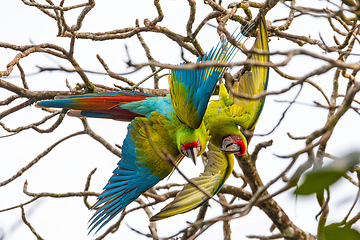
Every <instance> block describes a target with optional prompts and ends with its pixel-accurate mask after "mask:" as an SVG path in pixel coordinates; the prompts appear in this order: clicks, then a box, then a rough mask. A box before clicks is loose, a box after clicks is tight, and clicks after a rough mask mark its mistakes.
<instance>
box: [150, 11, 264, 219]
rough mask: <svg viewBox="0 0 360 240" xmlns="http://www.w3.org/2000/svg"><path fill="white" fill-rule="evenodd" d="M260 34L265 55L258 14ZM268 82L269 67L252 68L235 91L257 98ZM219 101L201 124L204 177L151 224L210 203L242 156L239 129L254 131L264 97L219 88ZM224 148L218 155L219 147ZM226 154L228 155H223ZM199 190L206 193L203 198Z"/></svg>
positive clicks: (255, 57) (256, 56) (260, 58)
mask: <svg viewBox="0 0 360 240" xmlns="http://www.w3.org/2000/svg"><path fill="white" fill-rule="evenodd" d="M259 26H260V27H259V28H260V30H259V33H258V36H257V39H256V41H255V48H256V49H257V50H262V51H264V52H268V51H269V47H268V37H267V30H266V21H265V18H264V16H263V15H262V14H261V18H260V24H259ZM251 57H252V59H253V60H255V61H259V62H269V55H260V54H253V55H252V56H251ZM268 78H269V69H268V67H261V66H252V67H251V72H247V73H245V74H244V75H243V76H242V77H241V79H240V81H239V82H237V83H235V87H234V90H235V91H236V92H238V93H247V94H249V95H256V94H258V93H261V92H263V91H266V89H267V83H268ZM219 97H220V99H219V100H217V101H212V102H211V103H210V104H209V107H208V109H207V112H206V114H205V117H204V121H205V124H206V127H207V129H208V130H209V134H210V137H211V138H210V143H209V151H208V163H207V165H206V167H205V171H204V173H202V174H201V175H200V176H199V177H196V178H193V179H191V180H192V182H193V183H195V184H196V185H197V187H195V186H194V185H193V184H191V183H187V184H186V185H185V186H184V188H183V189H182V190H181V191H180V192H179V193H178V194H177V195H176V197H175V199H174V200H173V201H172V202H170V203H169V204H168V205H166V206H165V207H164V208H163V209H162V210H161V211H160V212H159V213H157V214H156V215H154V216H153V217H152V218H151V219H150V220H152V221H156V220H161V219H164V218H168V217H171V216H174V215H176V214H180V213H185V212H188V211H190V210H192V209H194V208H196V207H199V206H201V205H202V204H203V203H205V202H206V201H208V200H209V198H210V197H209V196H214V195H215V194H217V193H218V192H219V191H220V189H221V187H222V186H223V184H224V183H225V181H226V180H227V178H228V177H229V176H230V174H231V172H232V170H233V166H234V155H233V154H232V153H236V154H238V155H243V154H244V153H245V151H246V139H245V137H244V135H243V134H242V133H241V132H240V130H239V126H241V127H243V128H245V129H248V130H253V129H254V128H255V125H256V123H257V121H258V118H259V116H260V113H261V111H262V108H263V105H264V101H265V97H264V98H261V99H259V100H247V99H240V98H237V97H235V96H232V95H230V96H229V94H228V92H227V90H226V88H225V85H224V84H221V85H220V93H219ZM224 144H225V145H226V144H228V145H229V146H227V148H226V149H225V150H224V149H223V151H220V150H219V148H220V147H221V146H222V145H224ZM226 153H228V154H226ZM198 188H200V189H202V190H203V191H206V192H207V193H208V194H204V192H203V191H200V190H199V189H198Z"/></svg>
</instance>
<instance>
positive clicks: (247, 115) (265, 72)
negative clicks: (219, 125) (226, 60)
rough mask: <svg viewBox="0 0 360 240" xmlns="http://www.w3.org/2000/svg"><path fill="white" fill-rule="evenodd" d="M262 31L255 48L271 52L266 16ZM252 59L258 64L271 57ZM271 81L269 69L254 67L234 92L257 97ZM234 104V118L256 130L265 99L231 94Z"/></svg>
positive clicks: (236, 86) (257, 56) (263, 19)
mask: <svg viewBox="0 0 360 240" xmlns="http://www.w3.org/2000/svg"><path fill="white" fill-rule="evenodd" d="M259 28H260V31H259V33H258V36H257V39H256V41H255V46H254V48H255V49H257V50H260V51H263V52H268V51H269V46H268V37H267V30H266V21H265V18H264V15H263V14H262V15H261V18H260V27H259ZM251 58H252V59H253V60H255V61H258V62H263V63H267V62H269V55H261V54H253V55H252V56H251ZM268 80H269V68H268V67H262V66H252V67H251V72H246V73H245V74H244V75H243V76H242V77H241V78H240V80H239V82H235V83H234V86H233V87H234V90H235V91H236V92H239V93H247V94H249V95H256V94H259V93H261V92H264V91H266V89H267V85H268ZM230 99H233V101H234V104H233V105H232V106H231V112H232V114H233V116H239V118H238V124H239V125H240V126H242V127H244V128H246V129H249V130H252V129H254V127H255V125H256V123H257V121H258V119H259V116H260V114H261V111H262V109H263V106H264V103H265V97H263V98H260V99H258V100H248V99H243V98H238V97H235V96H232V94H230Z"/></svg>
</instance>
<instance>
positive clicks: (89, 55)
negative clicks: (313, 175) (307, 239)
mask: <svg viewBox="0 0 360 240" xmlns="http://www.w3.org/2000/svg"><path fill="white" fill-rule="evenodd" d="M77 2H79V1H68V2H65V4H67V3H68V4H70V3H71V4H75V3H77ZM224 2H227V1H224ZM304 2H305V3H308V4H309V3H311V4H312V7H316V8H321V7H332V6H331V5H328V4H327V3H326V1H297V3H298V4H299V5H302V6H303V5H304ZM44 3H45V1H44ZM54 3H55V4H58V3H57V1H54ZM79 3H80V2H79ZM160 4H161V6H162V10H163V12H164V15H165V18H164V20H163V21H162V22H161V23H159V25H160V26H166V27H168V28H169V29H170V30H173V31H175V32H177V33H180V34H182V35H185V33H186V29H185V26H186V23H187V19H188V12H189V6H188V2H187V1H180V0H165V1H160ZM224 5H225V6H226V4H224ZM197 6H198V9H197V15H196V21H195V24H194V26H195V27H196V26H197V25H198V24H199V23H200V21H202V19H203V18H204V17H205V16H206V15H207V14H208V13H209V12H210V11H211V9H210V7H209V6H204V5H203V3H202V1H198V3H197ZM0 9H2V14H1V15H0V27H1V32H2V33H1V35H0V41H2V42H7V43H13V44H17V45H27V44H31V42H33V43H34V44H39V43H46V42H49V43H54V44H58V45H60V46H63V47H64V48H66V49H68V46H69V39H67V38H60V37H56V35H57V26H56V22H55V21H54V20H53V19H50V18H49V17H48V16H46V15H45V14H43V13H42V12H40V11H39V10H38V9H36V8H34V7H29V6H25V5H24V4H23V3H22V2H21V1H0ZM78 12H79V10H73V11H70V12H67V13H66V14H65V17H66V19H67V20H68V24H69V25H72V23H71V22H74V20H75V19H76V17H77V13H78ZM238 14H241V15H242V16H243V15H244V14H243V11H242V10H241V9H239V10H238ZM254 15H255V11H254ZM156 16H157V13H156V9H155V7H154V6H153V1H146V0H141V1H97V2H96V6H95V7H94V8H93V9H92V10H91V11H90V13H89V14H88V15H87V16H86V18H85V20H84V22H83V27H82V28H81V32H86V31H89V32H97V31H108V30H112V29H120V28H124V27H129V26H134V25H135V19H136V18H139V21H140V24H142V22H143V20H144V19H145V18H149V19H150V20H152V19H154V18H155V17H156ZM287 16H288V8H287V7H286V6H284V5H282V4H278V6H276V8H274V9H272V10H271V11H270V12H269V13H268V14H267V15H266V19H267V20H270V21H273V20H274V19H280V18H285V17H287ZM211 23H213V24H215V21H212V22H211ZM282 23H283V22H280V23H275V24H282ZM275 24H274V25H275ZM195 27H194V28H195ZM236 27H237V26H236V25H235V24H232V23H231V24H229V25H228V29H229V31H233V30H235V29H236ZM330 30H331V29H330V28H329V26H328V23H327V21H326V20H324V19H320V18H313V17H310V16H305V17H302V18H301V21H299V20H295V21H294V23H293V25H292V26H291V29H290V30H289V32H290V33H295V32H296V33H297V34H299V33H301V34H303V35H305V36H311V38H314V39H319V34H321V36H322V38H323V39H324V41H325V42H327V43H328V45H333V44H334V42H333V38H332V33H331V32H330ZM142 36H143V38H144V39H145V41H146V42H147V44H148V45H149V47H150V50H151V53H152V55H153V57H154V59H155V60H157V61H159V62H164V63H171V64H178V63H180V62H182V60H181V56H180V48H179V47H178V46H177V44H175V43H174V42H172V41H171V40H169V39H167V38H166V37H164V36H162V35H161V34H155V33H143V34H142ZM198 40H199V42H200V44H201V45H202V46H203V49H204V50H206V51H208V50H210V48H211V47H212V46H214V45H216V44H217V42H218V36H217V34H216V29H214V28H212V27H211V26H206V27H204V29H203V30H202V31H201V32H200V34H199V36H198ZM253 41H254V40H253V39H250V40H249V41H248V42H247V43H246V46H247V47H248V48H250V47H251V45H252V43H253ZM125 45H127V47H128V49H129V53H130V57H131V60H132V61H133V62H134V63H144V62H146V61H147V59H146V56H145V53H144V51H143V49H142V47H141V46H140V44H139V41H138V40H137V38H136V36H135V37H132V38H131V39H126V40H112V41H105V42H93V41H91V40H77V41H76V45H75V58H76V60H77V61H78V62H79V64H80V66H81V67H83V68H84V69H86V70H95V71H100V72H104V71H103V68H102V66H101V65H100V63H99V62H98V60H97V59H96V54H100V56H101V57H102V58H103V59H104V60H105V61H106V62H107V64H108V65H109V67H110V69H111V70H113V71H114V72H118V73H124V72H127V71H129V70H130V69H127V68H126V64H125V62H126V61H127V60H128V59H127V56H126V52H125ZM269 46H270V50H271V51H276V50H281V51H285V50H288V49H294V48H298V46H296V45H295V44H291V43H288V41H284V40H282V39H277V38H271V42H270V44H269ZM306 48H307V49H309V50H312V51H316V52H317V53H321V51H319V49H318V48H317V47H312V46H306ZM356 48H357V52H359V44H358V43H357V44H356ZM16 54H17V52H14V51H11V50H4V49H0V69H1V70H5V68H6V65H7V64H8V63H9V62H10V61H11V60H12V59H13V58H14V56H15V55H16ZM185 56H186V57H187V59H188V60H192V61H195V60H196V58H195V57H194V56H192V55H191V54H188V53H186V55H185ZM328 56H332V57H333V58H336V57H337V55H336V54H335V53H333V54H328ZM351 58H352V59H353V61H352V62H356V61H358V57H350V59H351ZM282 59H283V58H282V57H277V56H274V57H272V58H271V60H272V61H273V62H275V63H277V62H280V61H281V60H282ZM242 60H245V56H243V55H242V54H238V55H237V56H236V57H235V59H234V61H242ZM20 63H21V65H22V67H23V68H24V71H25V73H26V74H27V76H26V79H27V82H28V84H29V87H30V89H31V90H40V89H43V90H50V89H51V90H67V88H66V85H65V79H68V81H69V83H70V85H71V86H73V87H74V86H75V84H76V83H78V82H81V79H80V78H79V77H78V76H77V75H76V74H64V73H61V72H45V73H41V74H36V75H31V74H32V73H35V72H37V71H38V69H37V68H36V66H42V67H58V66H59V65H61V66H63V67H67V68H71V66H70V65H69V64H68V63H67V62H65V61H63V60H59V59H56V58H54V57H49V56H46V55H45V54H41V53H35V54H32V55H30V56H29V57H27V58H24V59H22V60H21V62H20ZM322 65H325V63H324V62H320V61H314V60H311V59H310V58H308V57H302V56H298V57H295V58H294V59H293V60H292V61H291V62H290V63H289V65H288V66H286V67H285V68H282V70H283V71H284V72H286V73H288V74H291V75H294V76H302V75H304V74H306V73H308V72H311V71H312V70H314V69H316V68H318V67H320V66H322ZM237 69H238V68H237ZM237 69H232V70H231V72H235V71H236V70H237ZM150 73H151V70H150V69H149V68H147V69H142V70H141V71H139V72H138V73H136V74H134V75H130V76H129V78H130V79H131V80H134V81H137V80H138V79H142V78H144V77H145V76H147V75H149V74H150ZM163 73H166V72H165V71H164V72H163ZM333 73H334V71H330V73H328V74H324V75H321V76H318V77H313V78H311V80H313V81H314V82H316V83H317V84H318V85H320V86H321V87H322V88H323V90H324V91H325V92H326V93H327V95H328V96H330V94H331V91H332V84H331V82H332V78H333ZM88 77H89V78H90V80H91V81H93V82H94V83H99V84H103V85H107V86H112V85H113V84H121V83H119V82H118V81H116V80H114V79H111V78H110V77H107V76H105V75H104V76H100V75H93V74H92V75H90V74H89V75H88ZM6 80H8V81H11V82H12V83H15V84H18V85H21V80H20V78H19V72H18V70H17V69H16V68H14V71H13V72H12V74H11V76H10V77H9V78H6ZM151 83H152V82H149V83H146V84H144V87H146V86H147V87H151V86H152V85H151ZM340 83H341V84H342V85H341V86H340V92H342V93H343V92H344V86H346V84H347V80H344V79H341V81H340ZM289 84H290V82H289V80H286V79H282V78H281V77H280V76H278V75H277V74H276V73H275V72H274V71H273V70H271V71H270V81H269V90H270V91H272V90H280V89H283V88H286V87H287V86H289ZM160 85H161V87H162V88H167V87H168V86H167V78H162V79H161V82H160ZM297 91H298V88H295V89H293V90H291V91H289V92H288V93H286V94H283V95H280V96H269V97H268V98H267V99H266V104H265V107H264V110H263V113H262V115H261V117H260V120H259V122H258V125H257V127H256V132H255V133H258V134H263V133H267V132H269V131H270V130H271V129H272V128H273V127H274V126H275V125H276V124H277V122H278V120H279V119H280V117H281V114H282V112H283V110H284V109H285V108H286V107H287V106H288V103H286V102H285V103H284V102H278V101H279V100H287V101H291V100H292V99H293V98H294V96H295V95H296V93H297ZM9 95H11V94H9V93H8V92H6V91H4V90H2V89H0V100H4V99H6V97H8V96H9ZM357 99H358V98H357ZM22 101H23V100H17V101H15V102H14V103H12V104H11V106H15V105H16V104H19V103H21V102H22ZM313 101H318V102H320V103H323V104H325V103H326V102H325V101H324V99H323V98H322V96H321V94H320V93H319V92H318V91H317V90H315V89H314V88H312V87H310V86H309V85H305V86H304V89H303V91H302V93H301V94H300V97H299V98H298V100H297V102H298V103H297V104H294V106H293V107H292V108H291V109H290V111H289V112H288V114H287V115H286V118H285V119H284V121H283V122H282V123H281V125H280V127H279V128H277V129H276V131H274V133H273V134H271V135H267V136H265V137H259V136H255V137H254V138H253V139H252V141H251V144H250V145H249V150H250V152H251V151H252V150H253V148H254V147H255V145H256V144H257V143H259V142H263V141H268V140H270V139H273V140H274V144H273V146H272V147H269V148H268V149H266V150H263V151H261V153H260V155H259V157H258V162H257V164H258V170H259V173H260V176H261V177H262V178H263V181H264V183H267V182H268V181H270V180H271V179H272V178H274V177H276V176H277V175H278V174H279V173H280V172H281V171H282V170H283V169H284V168H285V167H286V166H287V164H288V163H289V160H286V159H279V158H277V157H276V156H274V154H277V155H286V154H290V153H293V152H295V151H297V150H299V149H301V148H302V147H303V146H304V142H303V141H294V140H289V138H288V136H287V132H290V133H291V134H292V135H294V136H305V135H308V134H310V133H311V132H313V131H315V130H317V129H319V128H321V127H322V126H323V125H324V124H325V122H326V117H327V114H328V112H327V111H326V110H324V109H319V108H315V107H312V106H309V105H307V104H311V105H313ZM7 108H8V106H5V107H3V106H0V111H4V110H5V109H7ZM46 115H47V114H46V113H45V112H43V111H41V110H40V109H37V108H35V107H34V106H31V107H28V108H27V109H24V110H22V111H20V112H19V113H16V114H12V115H11V116H7V117H6V118H4V119H2V120H1V121H2V122H4V123H5V124H6V125H7V126H8V127H10V128H16V127H18V126H23V125H27V124H29V123H32V122H36V121H39V120H40V119H42V118H43V117H44V116H46ZM88 121H89V123H90V126H91V128H92V129H93V130H94V131H95V132H96V133H98V134H100V135H101V136H102V137H103V138H105V139H106V140H107V141H108V142H109V143H111V144H112V145H114V144H115V143H117V144H120V145H121V143H122V141H123V139H124V137H125V134H126V126H127V123H122V122H116V121H112V120H103V119H89V120H88ZM53 122H54V121H51V122H49V123H47V124H46V125H45V126H44V127H43V128H46V127H49V126H50V125H51V124H52V123H53ZM358 122H359V116H358V115H357V114H355V113H354V112H353V111H348V112H347V113H346V115H345V116H344V117H343V118H342V119H341V121H340V122H339V126H338V127H337V128H336V129H335V131H334V133H333V137H332V139H331V140H330V141H329V143H328V146H327V152H329V153H331V154H333V155H335V156H342V155H344V154H346V153H348V152H350V151H353V150H355V149H357V150H359V142H360V128H359V127H358V125H357V124H358ZM80 130H82V124H81V122H80V120H78V119H76V118H71V117H66V118H65V120H64V122H63V123H62V124H61V126H60V127H59V128H58V129H56V131H54V133H51V134H39V133H36V132H34V131H32V130H28V131H24V132H21V133H20V134H17V135H15V136H11V137H6V138H0V181H3V180H5V179H8V178H9V177H11V176H12V175H14V174H15V173H16V172H17V171H18V170H19V169H20V168H21V167H23V166H25V165H26V164H27V163H28V162H30V161H31V160H33V159H34V158H35V157H36V156H37V155H38V154H40V153H41V152H42V151H44V150H45V149H46V148H47V147H49V146H50V145H52V144H53V143H54V142H56V141H57V140H59V139H60V138H62V137H65V136H67V135H69V134H71V133H73V132H76V131H80ZM7 134H8V133H7V132H5V131H4V130H3V129H0V136H3V135H7ZM305 160H306V157H305V156H301V157H300V159H299V160H298V164H297V166H298V165H299V164H300V163H302V162H304V161H305ZM118 161H119V159H118V158H117V157H116V156H114V155H112V154H111V153H110V152H108V151H107V150H105V149H104V147H103V146H102V145H100V144H98V143H97V142H95V141H94V140H92V139H91V138H90V137H88V136H86V135H83V136H77V137H74V138H72V139H70V140H67V141H65V142H63V143H61V144H60V145H59V146H58V147H56V148H55V149H54V150H53V151H51V153H49V154H48V155H47V156H46V157H44V158H43V159H41V160H40V161H39V162H38V163H37V164H36V165H35V166H34V167H32V168H31V169H30V170H28V171H26V172H25V173H24V174H23V175H22V176H21V177H20V178H18V179H17V180H15V181H14V182H12V183H10V184H8V185H6V186H4V187H1V188H0V199H1V201H0V209H4V208H8V207H10V206H13V205H17V204H19V203H21V202H26V201H28V200H29V199H30V198H29V197H27V196H26V195H24V194H23V193H22V187H23V184H24V181H25V180H27V181H28V184H29V186H28V190H29V191H30V192H35V193H38V192H54V193H64V192H78V191H82V190H83V188H84V185H85V181H86V177H87V176H88V174H89V173H90V171H91V170H93V169H94V168H97V171H96V173H95V174H94V175H93V178H92V182H91V187H90V190H91V191H96V192H101V189H102V188H103V187H104V186H105V184H106V182H107V180H108V179H109V177H110V176H111V173H112V171H113V170H114V168H115V167H116V164H117V162H118ZM198 162H200V159H199V161H198ZM180 169H182V170H183V172H184V173H186V175H187V176H188V177H195V176H197V175H198V174H199V173H200V172H202V170H203V167H202V164H197V166H194V165H193V164H192V163H191V161H189V160H188V159H184V160H183V162H182V163H181V164H180ZM294 169H295V168H294ZM294 169H293V170H292V171H291V172H293V171H294ZM235 170H236V171H237V172H240V169H239V167H238V166H236V167H235ZM167 181H168V182H169V183H172V182H184V181H185V180H184V179H182V177H181V176H180V175H179V174H178V173H176V172H175V173H174V174H173V175H172V176H171V178H170V179H169V180H167ZM227 183H228V184H234V185H241V184H242V182H241V180H239V179H234V178H233V177H230V179H229V180H228V182H227ZM342 183H344V181H343V180H341V181H340V182H339V183H337V184H336V186H340V185H341V188H336V186H335V187H334V191H333V192H332V199H331V202H330V207H331V209H333V210H335V209H336V210H337V211H336V212H335V211H331V212H330V215H329V222H332V221H340V220H342V219H343V217H344V215H345V214H346V213H347V211H348V209H349V208H350V206H351V204H352V202H353V197H354V196H355V193H354V192H355V191H356V188H355V187H354V186H352V185H350V184H348V183H346V184H342ZM160 184H165V181H163V182H161V183H160ZM281 186H282V184H275V185H274V186H273V187H271V188H270V192H275V191H276V190H277V189H279V188H280V187H281ZM275 200H276V201H277V202H278V203H279V205H280V206H281V207H282V208H284V210H285V212H286V213H287V214H288V215H289V217H290V219H291V220H292V221H294V223H295V224H296V225H297V226H299V227H300V228H302V229H303V230H305V231H307V232H310V233H312V234H316V229H317V221H316V219H315V215H316V214H317V213H318V212H319V211H320V209H319V207H318V205H317V203H316V200H315V197H314V196H310V197H299V198H298V199H296V198H295V196H293V195H292V194H291V191H290V192H289V193H285V194H282V195H280V196H278V197H276V198H275ZM89 201H90V203H93V202H95V198H90V200H89ZM236 203H240V201H238V200H237V202H236ZM210 204H211V209H210V211H209V215H208V218H210V217H215V216H219V215H221V207H220V206H219V204H218V203H216V202H215V201H213V200H211V201H210ZM164 205H165V203H164ZM164 205H162V206H164ZM135 206H137V204H136V203H132V204H131V205H129V207H128V209H129V208H131V207H135ZM158 210H160V208H157V209H156V210H153V212H154V213H156V212H157V211H158ZM25 211H26V214H27V219H28V221H29V222H30V223H31V224H32V225H33V227H34V228H35V229H36V230H37V231H38V233H39V234H40V235H41V236H42V237H43V238H45V239H91V238H92V236H87V221H88V219H89V218H90V217H91V216H92V214H93V212H91V211H89V210H87V209H86V208H85V206H84V204H83V199H82V198H68V199H67V198H65V199H49V198H46V199H41V200H39V201H36V202H35V203H32V204H30V205H27V206H25ZM358 211H359V206H357V207H356V209H355V210H354V212H355V213H356V212H358ZM20 213H21V212H20V209H15V210H11V211H7V212H4V213H0V238H1V236H2V237H3V238H2V239H3V240H12V239H34V236H33V234H32V233H31V232H30V230H29V229H28V228H27V227H26V226H25V225H24V224H23V223H22V222H21V217H20V216H21V215H20ZM196 214H197V211H192V212H189V213H186V214H181V215H178V216H175V217H172V218H169V219H168V220H164V221H159V222H158V233H159V236H160V237H168V236H170V235H171V234H173V233H176V232H178V231H179V230H181V229H183V228H184V227H186V226H187V223H186V221H190V222H192V221H194V220H195V218H196ZM127 225H129V226H131V227H133V228H135V229H137V230H140V231H142V232H144V233H147V232H148V217H147V216H146V214H145V213H144V212H142V211H138V212H135V213H132V214H129V215H128V216H127V217H126V219H125V220H124V221H123V223H122V224H121V226H120V230H119V231H117V232H116V233H115V234H114V235H109V236H108V238H107V239H119V238H121V239H147V238H146V237H141V236H139V235H136V234H134V232H132V231H131V230H130V229H129V227H128V226H127ZM270 226H271V222H270V220H269V219H268V218H267V216H266V215H265V214H263V213H262V212H261V211H259V210H258V209H257V208H253V209H252V211H251V213H250V214H249V215H248V216H245V217H243V218H241V219H237V220H233V221H232V222H231V227H232V232H233V235H232V236H233V238H234V239H244V238H245V237H244V236H245V235H251V234H257V235H269V234H270V232H269V229H270ZM222 234H223V233H222V224H220V223H218V224H216V225H215V226H214V227H213V229H212V230H210V231H206V232H205V233H204V234H203V235H202V236H201V237H200V238H199V239H222V238H223V235H222ZM240 237H241V238H240Z"/></svg>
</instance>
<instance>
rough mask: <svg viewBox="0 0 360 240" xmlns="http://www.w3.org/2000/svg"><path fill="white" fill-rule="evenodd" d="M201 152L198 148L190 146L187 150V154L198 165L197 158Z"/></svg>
mask: <svg viewBox="0 0 360 240" xmlns="http://www.w3.org/2000/svg"><path fill="white" fill-rule="evenodd" d="M198 153H199V150H198V149H197V148H190V149H188V150H186V154H187V156H188V157H189V158H191V160H193V162H194V164H195V165H196V158H197V155H198Z"/></svg>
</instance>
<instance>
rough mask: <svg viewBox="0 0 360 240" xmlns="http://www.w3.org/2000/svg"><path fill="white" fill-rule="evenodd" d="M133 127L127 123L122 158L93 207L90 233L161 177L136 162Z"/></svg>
mask: <svg viewBox="0 0 360 240" xmlns="http://www.w3.org/2000/svg"><path fill="white" fill-rule="evenodd" d="M133 130H134V127H133V126H132V125H131V124H130V125H129V127H128V134H127V136H126V138H125V140H124V143H123V148H122V159H121V160H120V161H119V162H118V167H117V168H116V169H115V170H114V171H113V176H112V177H111V178H110V179H109V181H108V183H107V185H106V186H105V187H104V191H103V193H102V194H101V195H100V196H99V198H98V202H97V203H96V204H95V205H94V208H97V207H99V208H98V209H97V211H96V212H95V214H94V215H93V217H92V218H91V219H90V220H89V221H90V224H89V233H90V232H91V231H93V230H94V229H95V228H97V227H99V228H98V229H97V231H99V230H100V229H101V228H102V227H103V226H104V225H105V224H106V223H108V222H109V221H110V220H111V219H112V218H113V217H115V216H116V215H117V214H118V213H120V212H121V211H122V210H123V209H124V208H125V207H126V206H127V205H128V204H130V203H131V202H132V201H134V200H135V199H137V198H138V197H139V196H140V194H141V193H143V192H145V191H146V190H148V189H149V188H151V187H152V186H154V185H155V184H156V183H157V182H159V180H160V178H159V177H157V176H154V175H152V173H151V172H150V171H149V168H148V167H141V165H142V164H137V161H138V158H137V156H136V154H135V152H136V144H135V143H134V137H133V134H132V132H133ZM100 224H101V225H100ZM97 231H96V232H97Z"/></svg>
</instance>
